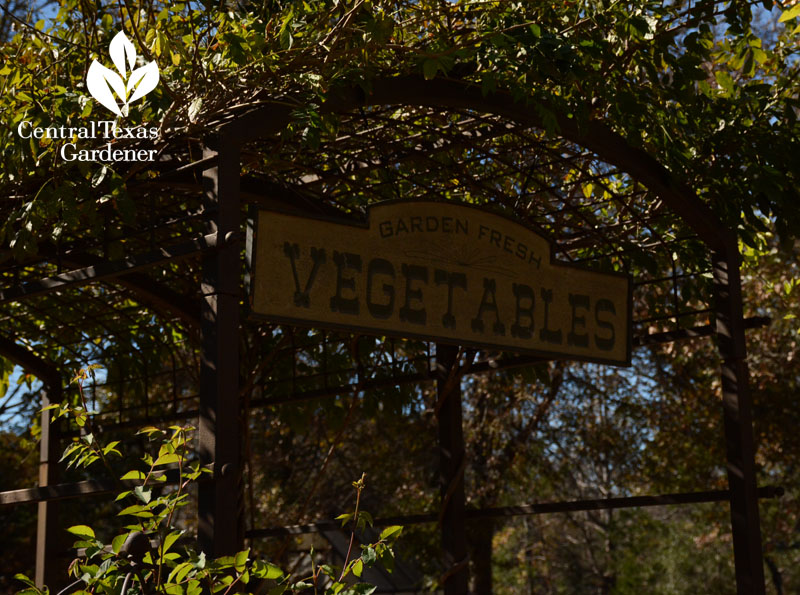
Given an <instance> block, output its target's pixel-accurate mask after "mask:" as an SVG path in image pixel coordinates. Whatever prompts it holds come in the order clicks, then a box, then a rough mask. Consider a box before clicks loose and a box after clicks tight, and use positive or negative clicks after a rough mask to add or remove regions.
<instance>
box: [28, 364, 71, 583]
mask: <svg viewBox="0 0 800 595" xmlns="http://www.w3.org/2000/svg"><path fill="white" fill-rule="evenodd" d="M44 383H45V385H44V388H43V389H42V408H43V409H44V408H45V407H47V406H48V405H50V404H51V403H60V402H61V378H60V377H59V376H58V375H57V374H54V375H51V376H49V377H48V378H45V379H44ZM52 413H53V412H52V411H50V410H47V411H42V413H41V424H42V429H41V437H40V439H39V486H40V487H43V488H47V487H48V486H51V485H54V484H56V483H58V476H59V473H58V460H59V455H60V450H61V449H60V440H59V432H58V425H56V424H52V423H51V421H52V420H51V414H52ZM58 508H59V506H58V503H56V502H47V501H45V502H39V504H38V505H37V512H36V574H35V578H34V581H35V582H36V585H37V586H39V587H40V588H41V587H44V586H45V585H47V586H48V587H50V589H51V590H55V589H57V588H59V587H61V586H62V583H63V582H64V580H65V579H66V577H67V573H66V570H67V569H66V567H63V568H62V566H63V565H62V564H60V563H59V562H60V561H59V559H58V557H57V556H56V555H54V554H55V553H56V552H58V551H59V550H60V549H61V547H60V543H59V542H60V541H61V532H62V531H61V525H60V523H59V520H58Z"/></svg>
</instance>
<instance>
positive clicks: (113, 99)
mask: <svg viewBox="0 0 800 595" xmlns="http://www.w3.org/2000/svg"><path fill="white" fill-rule="evenodd" d="M108 53H109V54H110V56H111V61H112V62H113V63H114V66H116V68H117V71H118V73H117V72H114V71H113V70H111V69H110V68H106V67H105V66H103V65H102V64H100V63H99V62H98V61H97V60H92V64H91V66H89V72H88V73H87V74H86V88H87V89H89V93H91V94H92V97H94V98H95V99H96V100H97V101H98V102H99V103H100V105H102V106H103V107H105V108H107V109H109V110H111V111H112V112H114V113H115V114H117V115H118V116H127V115H128V106H129V105H130V104H131V103H133V102H134V101H136V100H137V99H141V98H142V97H144V96H145V95H147V94H148V93H149V92H150V91H152V90H153V89H155V88H156V86H157V85H158V76H159V75H158V64H156V63H155V62H148V63H147V64H145V65H144V66H142V67H140V68H137V69H136V70H134V66H136V48H135V47H134V46H133V44H132V43H131V41H130V40H129V39H128V38H127V37H126V36H125V34H124V33H123V32H122V31H120V32H119V33H117V34H116V35H115V36H114V39H112V40H111V44H110V45H109V46H108Z"/></svg>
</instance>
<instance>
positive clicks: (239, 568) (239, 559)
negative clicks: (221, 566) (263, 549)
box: [233, 549, 250, 572]
mask: <svg viewBox="0 0 800 595" xmlns="http://www.w3.org/2000/svg"><path fill="white" fill-rule="evenodd" d="M249 555H250V550H249V549H246V550H244V551H241V552H238V553H237V554H236V556H235V557H234V559H233V567H234V568H235V569H236V572H244V570H245V568H246V567H247V558H248V556H249Z"/></svg>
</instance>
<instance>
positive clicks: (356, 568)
mask: <svg viewBox="0 0 800 595" xmlns="http://www.w3.org/2000/svg"><path fill="white" fill-rule="evenodd" d="M352 570H353V574H355V575H356V576H357V577H358V578H361V573H362V572H364V562H363V561H362V560H361V558H359V559H358V560H356V562H355V564H353V568H352Z"/></svg>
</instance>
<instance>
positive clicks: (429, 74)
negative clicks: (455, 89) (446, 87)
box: [422, 59, 439, 81]
mask: <svg viewBox="0 0 800 595" xmlns="http://www.w3.org/2000/svg"><path fill="white" fill-rule="evenodd" d="M438 71H439V61H438V60H436V59H430V60H425V61H424V62H423V63H422V74H423V76H424V77H425V80H426V81H429V80H432V79H434V78H436V73H437V72H438Z"/></svg>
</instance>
